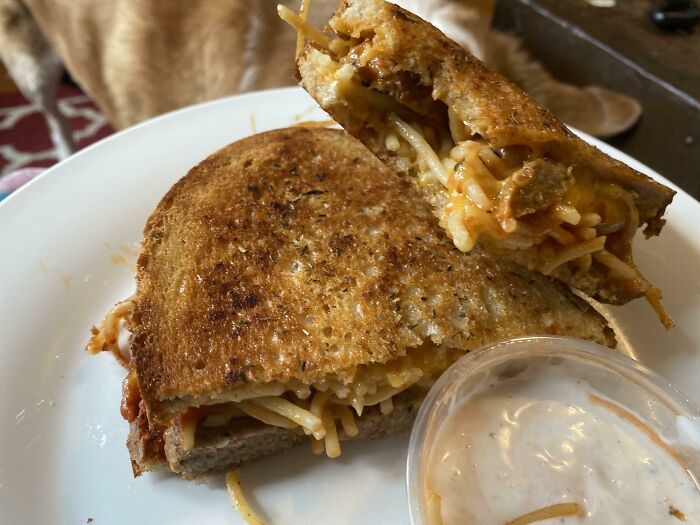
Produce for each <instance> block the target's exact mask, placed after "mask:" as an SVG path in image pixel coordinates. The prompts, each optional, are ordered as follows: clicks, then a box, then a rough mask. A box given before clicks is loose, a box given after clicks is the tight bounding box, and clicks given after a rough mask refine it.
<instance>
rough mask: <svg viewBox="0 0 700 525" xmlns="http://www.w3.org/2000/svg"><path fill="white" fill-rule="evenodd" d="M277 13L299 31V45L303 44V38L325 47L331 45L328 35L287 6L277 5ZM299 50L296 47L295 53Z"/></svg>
mask: <svg viewBox="0 0 700 525" xmlns="http://www.w3.org/2000/svg"><path fill="white" fill-rule="evenodd" d="M277 15H278V16H279V17H280V18H281V19H282V20H284V21H285V22H287V23H288V24H289V25H290V26H292V27H293V28H294V29H296V31H297V33H299V36H300V37H301V42H302V44H301V46H303V41H304V38H306V39H308V40H311V41H312V42H315V43H316V44H318V45H320V46H322V47H325V48H328V47H329V46H330V45H331V39H330V37H329V36H328V35H326V34H324V33H323V32H322V31H319V30H318V29H316V28H315V27H313V26H312V25H309V24H308V23H307V22H306V20H305V19H304V18H302V17H301V16H299V15H298V14H296V13H295V12H294V11H292V10H291V9H289V8H288V7H287V6H284V5H278V6H277ZM297 45H298V44H297ZM299 52H301V47H300V48H298V49H297V54H298V53H299Z"/></svg>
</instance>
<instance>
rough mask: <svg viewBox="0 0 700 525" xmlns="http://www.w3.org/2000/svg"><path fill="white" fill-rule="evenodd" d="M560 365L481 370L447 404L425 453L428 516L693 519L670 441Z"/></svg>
mask: <svg viewBox="0 0 700 525" xmlns="http://www.w3.org/2000/svg"><path fill="white" fill-rule="evenodd" d="M561 368H562V367H557V366H547V365H543V364H537V365H534V366H530V367H529V368H528V369H526V370H525V371H524V372H522V373H520V374H517V375H515V377H510V378H500V379H499V378H497V377H492V378H489V379H488V380H487V381H484V382H482V384H481V386H479V387H478V388H477V389H476V390H475V391H473V392H472V393H471V394H470V395H469V396H468V397H467V398H466V399H463V400H460V401H459V402H458V403H457V404H455V405H454V406H453V407H452V408H450V410H449V412H448V414H447V416H446V418H445V420H444V423H443V424H442V426H441V427H440V429H439V430H438V431H437V434H436V439H435V442H434V445H433V447H432V449H431V451H430V455H429V460H428V467H427V473H426V489H427V490H426V496H425V497H426V507H427V509H428V515H429V524H430V525H438V524H442V525H457V524H459V525H470V524H478V525H506V524H512V525H516V524H517V525H524V524H528V523H537V524H542V525H554V524H571V525H573V524H590V525H593V524H600V525H613V524H620V525H632V524H639V525H647V524H655V525H656V524H669V525H674V524H677V525H691V524H700V491H699V489H698V486H697V484H696V482H695V481H694V480H693V478H692V476H691V475H690V474H689V472H688V471H687V470H686V468H685V466H684V464H683V460H682V459H681V457H680V456H679V455H678V454H677V453H676V452H675V449H674V448H673V447H672V446H671V445H670V444H668V443H666V442H665V441H663V439H662V438H661V437H659V436H658V434H656V432H655V431H654V430H652V429H651V428H649V427H648V426H647V425H645V424H644V423H643V422H642V420H641V418H639V416H637V415H635V414H634V413H632V412H630V411H629V410H627V409H625V408H624V407H622V406H620V405H618V404H616V403H614V402H613V401H611V400H609V399H608V398H606V397H605V396H603V395H602V394H600V393H599V392H597V391H596V390H594V389H593V388H592V386H591V385H590V384H588V383H587V382H586V381H584V380H582V379H579V378H576V377H574V376H571V375H567V374H566V373H565V370H561Z"/></svg>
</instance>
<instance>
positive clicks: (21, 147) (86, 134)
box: [0, 85, 113, 177]
mask: <svg viewBox="0 0 700 525" xmlns="http://www.w3.org/2000/svg"><path fill="white" fill-rule="evenodd" d="M58 104H59V107H60V109H61V111H62V112H63V114H64V115H65V116H66V117H67V118H69V119H70V122H71V127H72V129H73V139H74V141H75V143H76V147H77V149H81V148H84V147H85V146H87V145H89V144H92V143H93V142H96V141H98V140H100V139H101V138H103V137H106V136H107V135H110V134H112V133H113V130H112V128H111V127H110V126H109V124H107V121H106V120H105V118H104V116H103V115H102V114H101V113H100V112H99V111H98V110H97V108H96V107H95V105H94V104H93V103H92V101H91V100H90V99H89V98H88V97H87V95H85V94H84V93H83V92H82V91H80V90H79V89H78V88H75V87H72V86H69V85H63V86H61V87H60V88H59V102H58ZM57 161H58V159H57V158H56V155H55V153H54V149H53V144H52V142H51V137H50V135H49V128H48V125H47V124H46V119H45V118H44V116H43V114H42V113H41V111H40V110H39V109H38V108H36V107H35V106H33V105H32V104H30V103H29V102H28V101H27V99H25V98H24V97H23V96H22V95H21V94H20V93H6V94H3V95H0V177H2V176H3V175H5V174H7V173H10V172H12V171H15V170H17V169H19V168H25V167H29V166H31V167H48V166H51V165H52V164H55V163H56V162H57Z"/></svg>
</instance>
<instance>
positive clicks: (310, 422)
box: [250, 397, 326, 439]
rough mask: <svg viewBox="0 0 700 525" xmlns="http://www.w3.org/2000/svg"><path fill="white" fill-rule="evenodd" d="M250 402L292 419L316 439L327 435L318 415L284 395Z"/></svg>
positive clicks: (260, 398)
mask: <svg viewBox="0 0 700 525" xmlns="http://www.w3.org/2000/svg"><path fill="white" fill-rule="evenodd" d="M250 402H251V403H253V404H255V405H258V406H261V407H263V408H265V409H267V410H269V411H270V412H274V413H277V414H279V415H280V416H284V417H285V418H288V419H290V420H292V421H293V422H294V423H296V424H297V425H299V426H301V427H303V428H304V429H305V430H308V431H309V433H311V434H313V436H314V437H315V438H316V439H322V438H323V437H324V436H325V435H326V429H325V428H324V426H323V423H322V421H321V418H320V417H319V416H318V415H316V414H313V413H312V412H309V411H308V410H304V409H303V408H301V407H300V406H297V405H295V404H294V403H292V402H291V401H288V400H287V399H284V398H283V397H259V398H256V399H251V400H250ZM312 407H313V402H312Z"/></svg>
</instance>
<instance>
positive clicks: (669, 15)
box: [649, 0, 700, 31]
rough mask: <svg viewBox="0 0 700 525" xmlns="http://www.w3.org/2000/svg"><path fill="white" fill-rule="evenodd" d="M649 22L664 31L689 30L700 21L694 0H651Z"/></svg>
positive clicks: (699, 11)
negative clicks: (651, 6)
mask: <svg viewBox="0 0 700 525" xmlns="http://www.w3.org/2000/svg"><path fill="white" fill-rule="evenodd" d="M652 5H653V8H652V10H651V12H650V13H649V19H650V20H651V22H652V23H653V24H654V25H655V26H656V27H658V28H659V29H663V30H664V31H691V30H692V29H693V27H695V25H696V24H697V23H698V22H700V9H698V6H697V4H696V3H695V0H652Z"/></svg>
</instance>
